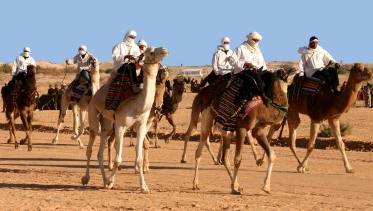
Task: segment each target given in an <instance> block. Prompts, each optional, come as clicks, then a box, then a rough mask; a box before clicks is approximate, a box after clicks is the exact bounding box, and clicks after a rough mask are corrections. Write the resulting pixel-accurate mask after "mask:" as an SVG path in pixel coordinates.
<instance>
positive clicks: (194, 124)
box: [180, 119, 197, 163]
mask: <svg viewBox="0 0 373 211" xmlns="http://www.w3.org/2000/svg"><path fill="white" fill-rule="evenodd" d="M196 127H197V122H194V121H192V119H191V120H190V123H189V127H188V130H187V132H186V133H185V135H184V149H183V155H182V156H181V161H180V162H181V163H186V162H187V161H186V151H187V147H188V142H189V139H190V136H191V135H192V133H193V130H194V129H195V128H196Z"/></svg>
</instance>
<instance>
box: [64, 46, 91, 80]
mask: <svg viewBox="0 0 373 211" xmlns="http://www.w3.org/2000/svg"><path fill="white" fill-rule="evenodd" d="M78 52H79V53H78V54H77V55H76V56H75V57H74V58H72V59H66V64H68V65H71V64H78V67H77V70H78V72H77V74H76V77H75V80H78V81H82V79H83V80H84V81H86V83H88V84H89V85H90V84H91V77H90V74H87V72H88V73H89V72H90V71H91V64H92V62H97V59H96V58H95V57H94V56H93V55H92V54H91V53H89V52H87V46H85V45H81V46H79V48H78ZM84 70H85V71H84Z"/></svg>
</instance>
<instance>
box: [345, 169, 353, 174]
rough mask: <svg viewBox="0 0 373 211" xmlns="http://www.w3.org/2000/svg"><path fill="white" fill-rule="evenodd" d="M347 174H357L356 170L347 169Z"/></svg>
mask: <svg viewBox="0 0 373 211" xmlns="http://www.w3.org/2000/svg"><path fill="white" fill-rule="evenodd" d="M346 173H349V174H353V173H355V170H354V169H352V168H351V169H346Z"/></svg>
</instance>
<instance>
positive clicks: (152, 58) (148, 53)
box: [144, 46, 168, 64]
mask: <svg viewBox="0 0 373 211" xmlns="http://www.w3.org/2000/svg"><path fill="white" fill-rule="evenodd" d="M144 54H145V60H144V63H145V64H156V63H160V62H161V61H162V59H164V58H165V57H166V56H167V55H168V50H167V49H166V48H163V47H159V48H155V47H154V46H151V47H149V48H147V49H146V50H145V53H144Z"/></svg>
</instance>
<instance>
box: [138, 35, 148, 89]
mask: <svg viewBox="0 0 373 211" xmlns="http://www.w3.org/2000/svg"><path fill="white" fill-rule="evenodd" d="M137 46H139V49H140V52H141V54H140V56H139V62H138V65H137V68H136V74H137V75H138V77H137V78H138V83H139V88H140V89H142V88H143V86H144V73H143V70H142V66H144V60H145V50H146V48H147V46H148V44H147V43H146V42H145V40H139V41H138V42H137Z"/></svg>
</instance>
